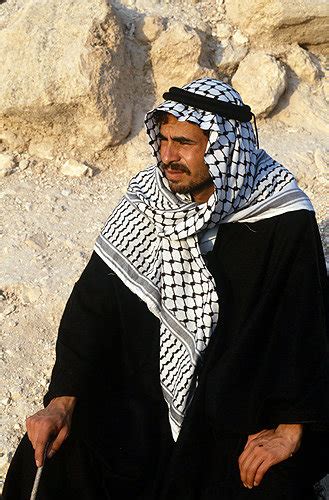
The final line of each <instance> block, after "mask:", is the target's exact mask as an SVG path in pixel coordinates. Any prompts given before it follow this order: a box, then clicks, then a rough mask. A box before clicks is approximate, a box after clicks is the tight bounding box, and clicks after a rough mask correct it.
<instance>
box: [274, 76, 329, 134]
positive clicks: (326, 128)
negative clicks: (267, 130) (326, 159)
mask: <svg viewBox="0 0 329 500" xmlns="http://www.w3.org/2000/svg"><path fill="white" fill-rule="evenodd" d="M273 118H275V119H276V120H279V121H281V122H284V123H286V124H289V126H290V127H296V128H298V129H301V128H303V129H304V130H309V131H311V133H312V134H316V135H317V138H316V141H319V140H320V138H321V137H325V138H326V143H327V142H328V135H329V117H328V101H327V100H326V96H325V92H324V87H323V86H322V87H321V86H319V87H318V89H317V92H316V93H315V92H314V89H313V87H312V86H310V85H308V84H306V83H304V82H300V83H299V85H298V86H297V87H296V88H295V89H290V90H289V91H288V92H287V93H286V94H285V95H284V96H283V97H282V99H281V100H280V102H279V104H278V106H277V108H276V110H275V116H273Z"/></svg>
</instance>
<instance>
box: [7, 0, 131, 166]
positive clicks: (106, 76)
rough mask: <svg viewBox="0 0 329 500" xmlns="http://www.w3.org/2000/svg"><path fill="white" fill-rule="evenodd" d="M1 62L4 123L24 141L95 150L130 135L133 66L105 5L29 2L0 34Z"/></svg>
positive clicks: (98, 1) (102, 1)
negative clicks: (16, 131) (131, 74)
mask: <svg viewBox="0 0 329 500" xmlns="http://www.w3.org/2000/svg"><path fill="white" fill-rule="evenodd" d="M0 60H1V74H2V77H1V80H0V116H1V115H2V116H4V117H5V119H6V120H5V122H6V126H7V128H8V129H9V128H11V129H17V128H19V130H20V133H22V134H23V135H24V136H25V139H26V140H27V141H29V139H30V138H31V137H33V141H34V143H35V144H40V143H43V142H44V141H43V137H45V136H47V138H48V139H47V142H48V143H49V142H53V143H57V149H60V150H61V151H63V150H65V149H70V148H78V149H79V148H80V150H83V149H85V148H86V146H88V148H89V149H94V150H98V149H101V148H104V147H105V146H106V145H108V144H115V143H118V142H119V141H121V140H122V139H123V138H124V137H126V136H127V135H128V133H129V131H130V127H131V105H130V99H129V92H130V90H129V79H128V78H127V70H128V69H129V64H128V61H127V57H126V53H125V43H124V35H123V31H122V28H121V25H120V23H119V22H118V20H117V18H116V16H115V14H114V12H113V10H112V8H111V6H110V5H109V4H108V3H107V2H106V0H93V1H89V0H81V1H79V2H76V1H74V0H52V1H51V2H48V1H46V0H29V1H27V2H26V3H25V5H24V7H23V8H21V9H20V10H18V11H17V12H15V14H14V15H13V18H12V19H11V22H10V23H8V24H7V26H5V27H4V28H3V29H2V30H1V32H0ZM18 61H19V64H18ZM49 137H51V139H49ZM59 146H60V147H59ZM33 148H34V146H32V149H33ZM41 149H45V148H44V147H41ZM51 149H53V150H54V151H55V150H56V144H54V146H53V147H52V148H51ZM52 154H53V151H52V152H51V155H52ZM47 157H49V154H47Z"/></svg>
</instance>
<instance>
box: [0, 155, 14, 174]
mask: <svg viewBox="0 0 329 500" xmlns="http://www.w3.org/2000/svg"><path fill="white" fill-rule="evenodd" d="M14 166H15V164H14V158H13V156H12V155H10V154H7V153H0V177H6V176H7V175H10V174H12V173H13V171H14Z"/></svg>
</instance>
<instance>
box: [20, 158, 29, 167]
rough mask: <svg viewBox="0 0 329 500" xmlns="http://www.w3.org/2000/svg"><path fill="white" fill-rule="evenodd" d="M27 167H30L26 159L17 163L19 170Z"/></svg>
mask: <svg viewBox="0 0 329 500" xmlns="http://www.w3.org/2000/svg"><path fill="white" fill-rule="evenodd" d="M29 165H30V160H28V159H27V158H23V159H22V160H20V161H19V164H18V168H19V170H26V169H27V168H28V166H29Z"/></svg>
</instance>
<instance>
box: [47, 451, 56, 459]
mask: <svg viewBox="0 0 329 500" xmlns="http://www.w3.org/2000/svg"><path fill="white" fill-rule="evenodd" d="M54 455H55V452H54V450H50V452H49V453H47V457H48V458H51V457H53V456H54Z"/></svg>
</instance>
